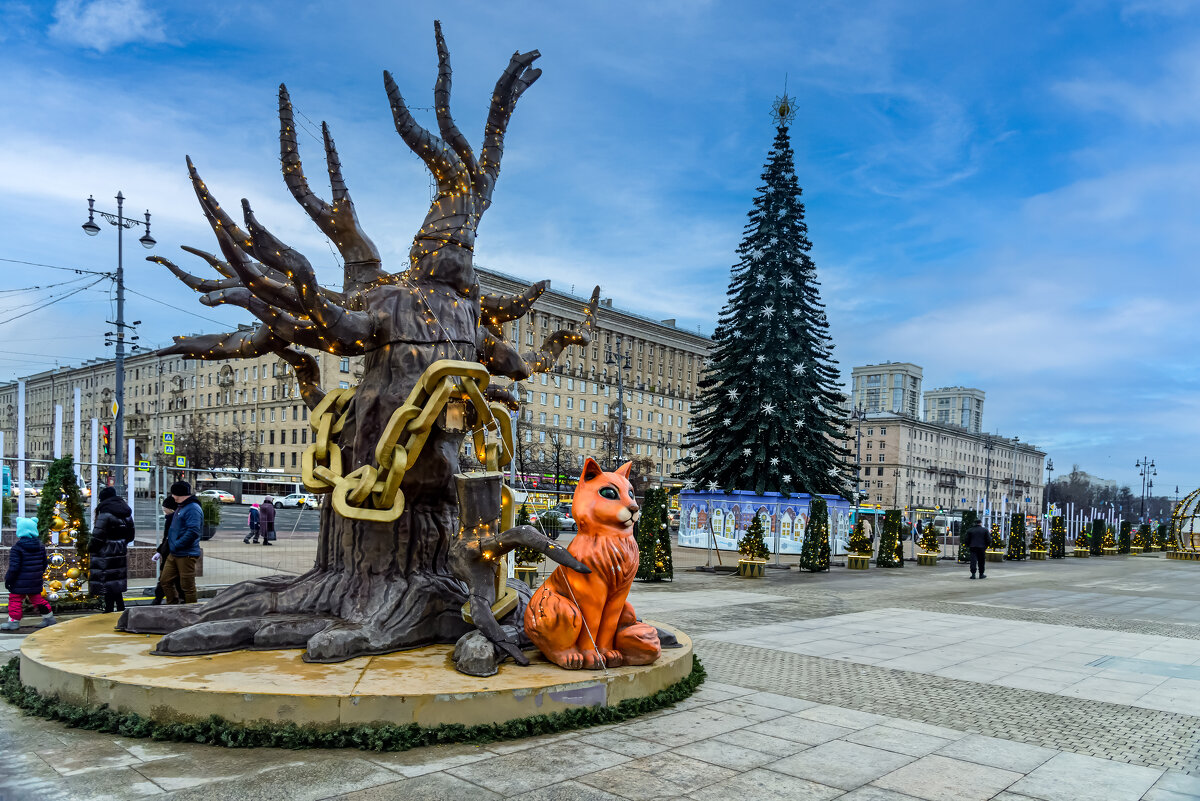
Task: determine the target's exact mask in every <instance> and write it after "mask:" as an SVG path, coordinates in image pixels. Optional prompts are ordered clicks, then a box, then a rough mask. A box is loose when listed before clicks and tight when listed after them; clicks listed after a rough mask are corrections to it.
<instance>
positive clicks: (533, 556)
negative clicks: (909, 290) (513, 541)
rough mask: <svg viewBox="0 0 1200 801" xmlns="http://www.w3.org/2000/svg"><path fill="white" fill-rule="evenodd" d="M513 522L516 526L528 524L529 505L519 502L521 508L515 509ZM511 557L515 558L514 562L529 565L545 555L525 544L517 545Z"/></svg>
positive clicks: (535, 563)
mask: <svg viewBox="0 0 1200 801" xmlns="http://www.w3.org/2000/svg"><path fill="white" fill-rule="evenodd" d="M515 524H516V525H518V526H528V525H529V524H530V523H529V507H528V506H526V505H525V504H521V508H520V509H518V510H517V519H516V521H515ZM513 558H514V559H516V562H515V564H518V565H528V566H530V567H532V566H534V565H537V564H540V563H541V562H542V560H543V559H545V558H546V557H545V556H543V555H542V552H541V551H539V550H536V549H534V548H529V547H527V546H525V545H518V546H517V547H516V548H515V549H514V550H513Z"/></svg>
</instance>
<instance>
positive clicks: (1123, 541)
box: [1117, 520, 1133, 553]
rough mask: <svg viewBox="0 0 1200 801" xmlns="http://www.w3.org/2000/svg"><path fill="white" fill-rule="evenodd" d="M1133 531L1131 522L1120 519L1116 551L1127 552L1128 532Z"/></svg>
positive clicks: (1128, 543) (1129, 543)
mask: <svg viewBox="0 0 1200 801" xmlns="http://www.w3.org/2000/svg"><path fill="white" fill-rule="evenodd" d="M1132 531H1133V523H1130V522H1129V521H1128V520H1122V521H1121V533H1120V535H1119V536H1118V537H1117V553H1129V546H1130V545H1131V542H1130V536H1129V535H1130V532H1132Z"/></svg>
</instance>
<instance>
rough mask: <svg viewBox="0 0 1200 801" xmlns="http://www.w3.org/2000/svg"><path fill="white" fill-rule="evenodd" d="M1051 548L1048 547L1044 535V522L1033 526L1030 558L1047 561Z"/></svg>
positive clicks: (1030, 539)
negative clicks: (1047, 554)
mask: <svg viewBox="0 0 1200 801" xmlns="http://www.w3.org/2000/svg"><path fill="white" fill-rule="evenodd" d="M1047 551H1049V548H1047V547H1046V537H1045V536H1044V535H1043V534H1042V521H1041V520H1038V521H1037V522H1036V523H1034V524H1033V536H1031V537H1030V538H1029V558H1030V559H1045V558H1046V553H1047Z"/></svg>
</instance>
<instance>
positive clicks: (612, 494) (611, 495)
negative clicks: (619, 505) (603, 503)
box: [600, 487, 620, 501]
mask: <svg viewBox="0 0 1200 801" xmlns="http://www.w3.org/2000/svg"><path fill="white" fill-rule="evenodd" d="M600 497H601V498H608V499H609V500H610V501H615V500H616V499H617V498H619V497H620V496H619V495H617V491H616V490H615V489H613V488H612V487H604V488H603V489H601V490H600Z"/></svg>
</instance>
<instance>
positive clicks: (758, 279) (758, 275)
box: [754, 273, 767, 284]
mask: <svg viewBox="0 0 1200 801" xmlns="http://www.w3.org/2000/svg"><path fill="white" fill-rule="evenodd" d="M766 280H767V277H766V276H765V275H763V274H762V273H755V274H754V283H756V284H761V283H762V282H763V281H766Z"/></svg>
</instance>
